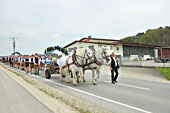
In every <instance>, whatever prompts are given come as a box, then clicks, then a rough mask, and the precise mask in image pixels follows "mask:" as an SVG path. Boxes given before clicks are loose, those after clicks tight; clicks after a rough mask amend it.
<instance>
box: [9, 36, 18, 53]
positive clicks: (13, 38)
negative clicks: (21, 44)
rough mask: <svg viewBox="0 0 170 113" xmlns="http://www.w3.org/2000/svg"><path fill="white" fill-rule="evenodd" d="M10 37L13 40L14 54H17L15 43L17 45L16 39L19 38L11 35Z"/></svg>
mask: <svg viewBox="0 0 170 113" xmlns="http://www.w3.org/2000/svg"><path fill="white" fill-rule="evenodd" d="M10 39H12V40H13V50H14V56H15V45H16V42H15V39H18V37H10Z"/></svg>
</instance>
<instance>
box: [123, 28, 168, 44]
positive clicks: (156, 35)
mask: <svg viewBox="0 0 170 113" xmlns="http://www.w3.org/2000/svg"><path fill="white" fill-rule="evenodd" d="M122 40H124V41H130V42H139V43H149V44H158V45H162V46H170V26H166V27H165V28H162V27H160V28H157V29H148V30H147V31H146V33H138V34H137V35H136V36H129V37H126V38H124V39H122Z"/></svg>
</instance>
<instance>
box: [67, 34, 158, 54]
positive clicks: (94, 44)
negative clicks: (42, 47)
mask: <svg viewBox="0 0 170 113" xmlns="http://www.w3.org/2000/svg"><path fill="white" fill-rule="evenodd" d="M84 47H89V48H90V49H95V50H98V49H99V48H103V47H104V48H108V49H109V50H110V51H114V52H115V54H116V56H117V57H121V56H124V57H133V56H136V57H146V56H147V57H155V47H160V46H159V45H154V44H145V43H136V42H127V41H122V40H113V39H101V38H92V37H91V36H88V38H82V39H80V40H76V41H74V42H72V43H70V44H68V45H66V46H65V47H64V48H66V49H67V50H68V52H72V50H74V48H84Z"/></svg>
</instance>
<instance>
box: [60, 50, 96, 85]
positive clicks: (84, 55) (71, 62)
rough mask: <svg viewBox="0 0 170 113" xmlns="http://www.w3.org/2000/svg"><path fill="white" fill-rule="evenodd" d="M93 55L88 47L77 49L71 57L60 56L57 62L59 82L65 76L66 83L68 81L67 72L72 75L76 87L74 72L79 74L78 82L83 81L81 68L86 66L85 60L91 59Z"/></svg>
mask: <svg viewBox="0 0 170 113" xmlns="http://www.w3.org/2000/svg"><path fill="white" fill-rule="evenodd" d="M92 56H93V53H92V50H90V49H89V48H88V47H86V48H81V49H77V50H76V51H75V52H74V53H73V54H72V55H69V56H62V57H61V58H60V60H59V69H60V81H63V78H64V77H65V76H66V82H68V83H69V82H70V80H69V77H68V75H69V71H71V72H72V74H73V84H74V85H75V86H76V85H77V81H76V72H78V73H80V79H81V80H80V81H81V82H82V81H84V74H83V69H82V67H83V66H84V65H86V62H87V60H90V59H92Z"/></svg>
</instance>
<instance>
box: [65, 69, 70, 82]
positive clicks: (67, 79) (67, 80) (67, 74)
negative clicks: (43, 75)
mask: <svg viewBox="0 0 170 113" xmlns="http://www.w3.org/2000/svg"><path fill="white" fill-rule="evenodd" d="M66 82H67V83H70V79H69V71H67V72H66Z"/></svg>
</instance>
